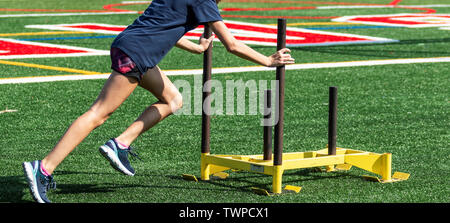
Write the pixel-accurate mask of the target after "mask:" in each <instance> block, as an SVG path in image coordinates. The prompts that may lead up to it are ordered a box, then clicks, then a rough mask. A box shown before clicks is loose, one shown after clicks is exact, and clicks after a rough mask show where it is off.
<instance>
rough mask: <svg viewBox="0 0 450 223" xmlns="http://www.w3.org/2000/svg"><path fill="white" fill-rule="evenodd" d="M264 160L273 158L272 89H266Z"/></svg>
mask: <svg viewBox="0 0 450 223" xmlns="http://www.w3.org/2000/svg"><path fill="white" fill-rule="evenodd" d="M263 135H264V145H263V149H264V160H272V91H271V90H265V91H264V127H263Z"/></svg>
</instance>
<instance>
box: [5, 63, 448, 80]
mask: <svg viewBox="0 0 450 223" xmlns="http://www.w3.org/2000/svg"><path fill="white" fill-rule="evenodd" d="M443 62H446V63H448V62H450V57H431V58H407V59H392V60H364V61H347V62H330V63H306V64H293V65H287V66H286V70H306V69H321V68H340V67H362V66H380V65H395V64H415V63H443ZM274 70H275V68H268V67H261V66H251V67H228V68H214V69H213V70H212V73H213V74H227V73H242V72H261V71H274ZM164 73H165V74H166V75H167V76H183V75H201V74H202V73H203V70H202V69H193V70H167V71H164ZM108 77H109V73H107V74H96V75H65V76H64V75H63V76H42V77H19V78H3V79H2V78H0V84H22V83H39V82H53V81H68V80H92V79H107V78H108Z"/></svg>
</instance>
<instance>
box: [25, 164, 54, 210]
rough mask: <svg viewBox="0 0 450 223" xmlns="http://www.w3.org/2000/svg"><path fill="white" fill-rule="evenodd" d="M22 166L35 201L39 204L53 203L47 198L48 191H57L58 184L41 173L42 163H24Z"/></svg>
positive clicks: (50, 177)
mask: <svg viewBox="0 0 450 223" xmlns="http://www.w3.org/2000/svg"><path fill="white" fill-rule="evenodd" d="M22 166H23V171H24V173H25V177H26V178H27V181H28V185H29V187H30V192H31V195H32V196H33V199H34V200H35V201H36V202H39V203H51V201H50V200H49V199H48V198H47V191H48V190H49V189H56V183H55V181H53V177H52V176H51V175H50V176H45V175H44V174H42V173H41V170H40V169H41V161H40V160H35V161H33V162H24V163H22Z"/></svg>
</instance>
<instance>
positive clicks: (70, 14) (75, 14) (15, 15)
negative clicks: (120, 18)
mask: <svg viewBox="0 0 450 223" xmlns="http://www.w3.org/2000/svg"><path fill="white" fill-rule="evenodd" d="M138 13H139V12H138V11H129V12H69V13H39V14H8V15H0V18H17V17H44V16H45V17H55V16H83V15H120V14H138Z"/></svg>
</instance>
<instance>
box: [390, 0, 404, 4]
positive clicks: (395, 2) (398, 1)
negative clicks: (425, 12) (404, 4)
mask: <svg viewBox="0 0 450 223" xmlns="http://www.w3.org/2000/svg"><path fill="white" fill-rule="evenodd" d="M401 1H402V0H394V1H392V2H391V3H389V5H398V4H399V3H400V2H401Z"/></svg>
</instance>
